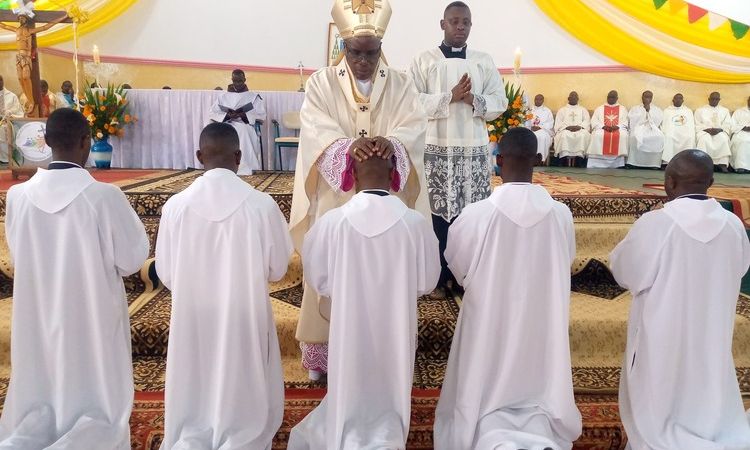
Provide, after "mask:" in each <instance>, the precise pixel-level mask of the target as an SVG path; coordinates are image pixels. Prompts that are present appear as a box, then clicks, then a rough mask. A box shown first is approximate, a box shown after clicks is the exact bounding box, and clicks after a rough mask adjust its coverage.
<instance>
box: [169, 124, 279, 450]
mask: <svg viewBox="0 0 750 450" xmlns="http://www.w3.org/2000/svg"><path fill="white" fill-rule="evenodd" d="M196 156H197V157H198V160H199V161H200V162H201V163H202V164H203V165H204V167H205V169H206V173H205V174H204V175H203V176H201V177H199V178H198V179H196V180H195V181H194V182H193V184H192V185H190V186H189V187H188V188H187V189H185V190H184V191H182V192H180V193H179V194H177V195H175V196H173V197H172V198H171V199H169V200H168V201H167V203H166V204H165V205H164V207H163V208H162V217H161V222H160V224H159V236H158V239H157V241H156V269H157V272H158V274H159V279H160V280H162V282H163V283H164V285H165V286H166V287H168V288H169V289H171V290H172V320H171V321H170V327H169V350H168V353H167V383H166V395H165V400H166V404H165V408H166V418H165V436H164V441H163V442H162V446H161V448H162V449H163V450H178V449H180V450H182V449H188V448H190V449H192V448H196V449H197V448H200V449H205V450H220V449H224V448H232V449H235V448H236V449H247V450H256V449H257V450H264V449H267V448H270V445H271V441H272V439H273V436H274V434H276V431H277V430H278V429H279V426H280V425H281V420H282V418H283V415H284V414H283V413H284V375H283V373H282V369H281V355H280V352H279V342H278V339H277V336H276V325H275V323H274V319H273V312H272V310H271V303H270V301H269V297H268V282H269V281H278V280H279V279H281V277H283V276H284V274H285V273H286V270H287V266H288V264H289V258H290V256H291V254H292V243H291V239H290V238H289V231H288V230H287V225H286V221H285V220H284V216H283V215H282V214H281V211H280V210H279V207H278V205H277V204H276V202H275V201H274V200H273V199H272V198H271V197H270V196H269V195H268V194H264V193H262V192H259V191H256V190H255V189H254V188H253V187H252V186H250V185H249V184H248V183H246V182H244V181H242V180H241V179H240V178H239V177H238V176H237V175H236V172H237V169H238V167H239V164H240V161H241V159H242V152H241V150H240V141H239V137H238V136H237V132H236V131H235V130H234V128H233V127H231V126H230V125H228V124H222V123H213V124H209V125H208V126H207V127H206V128H205V129H204V130H203V132H202V133H201V136H200V150H198V152H197V154H196Z"/></svg>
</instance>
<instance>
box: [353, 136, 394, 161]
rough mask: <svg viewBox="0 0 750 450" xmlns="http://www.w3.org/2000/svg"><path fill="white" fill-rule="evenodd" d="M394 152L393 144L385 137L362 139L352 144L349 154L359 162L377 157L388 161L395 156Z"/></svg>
mask: <svg viewBox="0 0 750 450" xmlns="http://www.w3.org/2000/svg"><path fill="white" fill-rule="evenodd" d="M393 152H394V148H393V144H392V143H391V141H389V140H388V139H386V138H384V137H383V136H376V137H374V138H372V139H370V138H366V137H361V138H359V139H357V140H356V141H354V142H352V145H351V146H350V147H349V154H350V155H351V156H352V158H354V159H356V160H357V161H358V162H362V161H365V160H367V159H370V158H373V157H375V156H377V157H380V158H383V159H388V158H390V157H391V156H393Z"/></svg>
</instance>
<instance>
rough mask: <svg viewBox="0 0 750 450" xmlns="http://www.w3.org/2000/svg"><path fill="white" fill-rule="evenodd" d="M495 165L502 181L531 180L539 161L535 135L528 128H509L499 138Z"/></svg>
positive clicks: (539, 156) (527, 181)
mask: <svg viewBox="0 0 750 450" xmlns="http://www.w3.org/2000/svg"><path fill="white" fill-rule="evenodd" d="M498 147H499V149H500V154H499V155H498V157H497V165H498V166H500V167H501V168H502V178H503V181H504V182H526V183H530V182H531V176H532V174H533V172H534V166H535V165H537V164H538V163H539V162H540V161H541V155H539V154H538V153H537V152H536V150H537V140H536V135H535V134H534V132H533V131H531V130H529V129H528V128H522V127H517V128H511V129H510V130H508V132H507V133H505V135H504V136H503V138H502V139H501V140H500V144H499V146H498Z"/></svg>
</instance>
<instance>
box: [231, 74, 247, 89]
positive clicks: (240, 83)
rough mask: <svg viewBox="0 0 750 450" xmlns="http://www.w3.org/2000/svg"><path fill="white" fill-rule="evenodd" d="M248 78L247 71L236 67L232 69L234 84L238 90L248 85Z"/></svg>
mask: <svg viewBox="0 0 750 450" xmlns="http://www.w3.org/2000/svg"><path fill="white" fill-rule="evenodd" d="M246 81H247V79H246V78H245V72H244V71H242V70H240V69H234V70H233V71H232V86H233V87H234V90H235V91H236V92H242V91H243V90H244V89H245V87H246V85H245V83H246Z"/></svg>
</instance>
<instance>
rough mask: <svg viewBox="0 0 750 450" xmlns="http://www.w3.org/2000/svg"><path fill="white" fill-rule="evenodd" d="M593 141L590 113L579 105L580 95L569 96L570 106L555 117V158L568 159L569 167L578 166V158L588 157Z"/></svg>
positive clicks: (561, 109) (558, 111) (573, 92)
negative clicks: (588, 149)
mask: <svg viewBox="0 0 750 450" xmlns="http://www.w3.org/2000/svg"><path fill="white" fill-rule="evenodd" d="M589 141H591V122H590V116H589V111H588V110H587V109H586V108H584V107H583V106H581V105H579V104H578V93H577V92H576V91H572V92H571V93H570V94H568V104H567V105H565V106H563V107H562V108H560V109H558V110H557V115H556V116H555V156H557V157H558V158H567V159H566V160H565V162H566V163H567V164H566V165H568V166H573V165H576V158H583V157H585V156H586V149H587V148H588V147H589Z"/></svg>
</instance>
